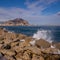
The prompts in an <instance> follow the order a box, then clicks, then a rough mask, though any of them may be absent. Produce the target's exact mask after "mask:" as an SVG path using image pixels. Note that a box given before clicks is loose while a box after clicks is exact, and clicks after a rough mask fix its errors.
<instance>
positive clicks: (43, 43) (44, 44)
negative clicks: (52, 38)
mask: <svg viewBox="0 0 60 60" xmlns="http://www.w3.org/2000/svg"><path fill="white" fill-rule="evenodd" d="M35 44H36V45H37V47H40V48H49V47H50V46H51V44H50V43H49V42H47V41H45V40H43V39H40V40H37V41H36V43H35Z"/></svg>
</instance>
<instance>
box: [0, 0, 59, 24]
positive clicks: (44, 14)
mask: <svg viewBox="0 0 60 60" xmlns="http://www.w3.org/2000/svg"><path fill="white" fill-rule="evenodd" d="M15 18H22V19H24V20H27V21H28V22H30V23H31V24H36V25H60V0H0V22H1V21H8V20H11V19H15Z"/></svg>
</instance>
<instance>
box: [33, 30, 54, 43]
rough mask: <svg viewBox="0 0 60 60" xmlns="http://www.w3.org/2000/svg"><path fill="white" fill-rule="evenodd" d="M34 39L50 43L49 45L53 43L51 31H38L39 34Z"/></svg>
mask: <svg viewBox="0 0 60 60" xmlns="http://www.w3.org/2000/svg"><path fill="white" fill-rule="evenodd" d="M33 38H35V39H37V40H39V39H44V40H46V41H48V42H49V43H52V42H53V41H52V34H51V31H50V30H38V31H37V33H35V34H34V35H33Z"/></svg>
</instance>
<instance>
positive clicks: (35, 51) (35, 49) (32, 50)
mask: <svg viewBox="0 0 60 60" xmlns="http://www.w3.org/2000/svg"><path fill="white" fill-rule="evenodd" d="M23 50H29V51H31V53H33V54H37V55H40V54H41V50H40V49H39V48H37V47H35V46H27V47H25V48H24V49H23Z"/></svg>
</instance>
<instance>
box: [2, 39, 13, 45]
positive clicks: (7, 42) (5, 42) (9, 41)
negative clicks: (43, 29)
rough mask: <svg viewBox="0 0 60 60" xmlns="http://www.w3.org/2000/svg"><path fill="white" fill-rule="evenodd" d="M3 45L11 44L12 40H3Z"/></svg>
mask: <svg viewBox="0 0 60 60" xmlns="http://www.w3.org/2000/svg"><path fill="white" fill-rule="evenodd" d="M3 42H4V44H10V43H11V42H12V40H10V39H4V41H3Z"/></svg>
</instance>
